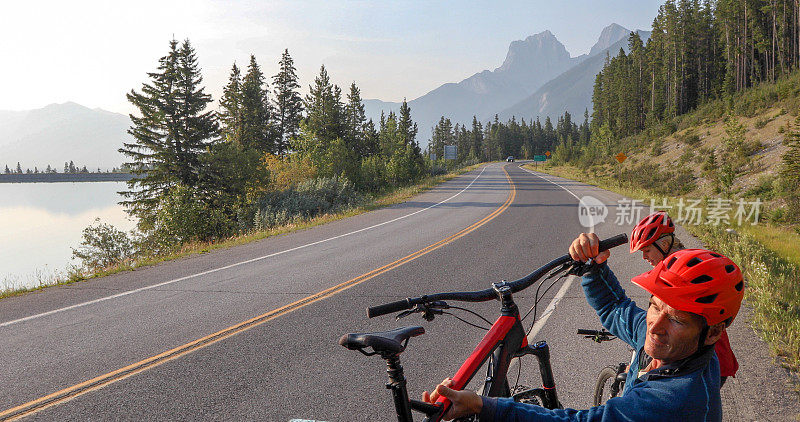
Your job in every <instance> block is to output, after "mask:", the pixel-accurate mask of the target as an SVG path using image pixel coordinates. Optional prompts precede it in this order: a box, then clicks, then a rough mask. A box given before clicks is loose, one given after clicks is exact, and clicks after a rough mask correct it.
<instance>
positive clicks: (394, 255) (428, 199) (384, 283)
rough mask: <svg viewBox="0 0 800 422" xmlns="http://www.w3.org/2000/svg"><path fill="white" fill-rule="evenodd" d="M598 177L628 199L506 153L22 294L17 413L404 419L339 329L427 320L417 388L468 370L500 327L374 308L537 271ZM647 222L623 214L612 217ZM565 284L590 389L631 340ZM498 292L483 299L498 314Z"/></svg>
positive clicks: (568, 376) (16, 310)
mask: <svg viewBox="0 0 800 422" xmlns="http://www.w3.org/2000/svg"><path fill="white" fill-rule="evenodd" d="M550 180H553V181H555V183H554V182H551V181H550ZM585 194H591V195H592V196H595V197H597V198H598V199H601V200H602V201H603V202H605V203H606V204H608V205H609V206H610V207H611V215H612V216H613V214H614V209H613V207H614V206H615V205H616V204H617V199H618V197H616V196H615V195H612V194H610V193H607V192H604V191H600V190H598V189H596V188H593V187H590V186H586V185H582V184H578V183H576V182H571V181H566V180H564V179H556V178H552V177H549V176H545V177H542V176H540V175H535V174H532V173H530V172H527V171H525V170H523V169H520V168H519V167H518V166H517V165H516V164H511V163H509V164H507V165H506V164H492V165H489V166H486V167H484V168H482V169H480V170H476V171H474V172H471V173H469V174H466V175H464V176H461V177H459V178H456V179H454V180H452V181H450V182H447V183H444V184H442V185H440V186H439V187H437V188H436V189H433V190H431V191H429V192H426V193H424V194H422V195H420V196H418V197H415V198H413V199H412V200H410V201H408V202H405V203H402V204H398V205H395V206H392V207H389V208H386V209H382V210H378V211H374V212H370V213H367V214H362V215H359V216H356V217H353V218H348V219H345V220H341V221H337V222H334V223H331V224H327V225H324V226H319V227H315V228H312V229H309V230H305V231H301V232H297V233H292V234H289V235H286V236H281V237H277V238H271V239H266V240H264V241H260V242H255V243H251V244H248V245H244V246H240V247H236V248H231V249H227V250H222V251H215V252H212V253H208V254H204V255H201V256H195V257H190V258H186V259H182V260H178V261H174V262H169V263H163V264H159V265H157V266H153V267H149V268H143V269H139V270H136V271H132V272H127V273H122V274H117V275H114V276H110V277H105V278H102V279H98V280H93V281H88V282H84V283H78V284H75V285H71V286H64V287H58V288H51V289H47V290H45V291H43V292H39V293H35V294H29V295H24V296H20V297H15V298H8V299H5V300H3V301H0V339H2V341H0V361H2V362H3V366H2V369H1V370H0V415H2V414H3V413H2V412H4V410H5V409H10V408H14V407H15V406H23V407H25V406H31V403H40V404H50V406H49V407H44V408H43V409H41V410H38V411H37V412H35V413H32V414H29V415H28V417H27V419H29V420H48V421H51V420H59V421H61V420H94V419H122V420H197V419H206V420H267V421H288V420H290V419H292V418H301V419H316V420H324V421H358V420H392V419H393V416H392V413H391V412H392V408H391V402H390V396H389V393H388V391H387V390H385V388H384V387H383V384H384V383H385V373H384V366H383V362H382V361H380V360H379V359H377V358H366V357H363V356H361V355H360V354H357V353H354V352H351V351H347V350H345V349H343V348H341V347H339V346H338V345H337V344H336V340H337V339H338V337H339V336H340V335H341V334H343V333H346V332H352V331H370V330H380V329H386V328H393V327H397V326H400V325H411V324H420V325H425V327H426V330H427V334H425V335H424V336H422V337H418V338H415V339H413V340H412V342H411V345H410V346H409V349H408V350H407V351H406V352H405V353H404V355H403V362H404V367H405V368H406V374H407V377H408V378H409V389H410V393H411V395H412V396H419V394H420V393H421V392H422V391H423V390H424V389H428V388H430V387H431V386H432V385H434V384H435V383H436V382H438V381H440V380H441V379H443V378H444V377H446V376H449V375H452V373H453V371H454V370H455V368H457V366H458V365H459V364H460V362H461V361H462V360H463V359H464V358H465V357H466V356H467V355H468V354H469V352H470V351H471V347H472V345H474V344H475V342H476V341H477V339H479V338H480V336H481V335H482V332H481V331H478V330H475V329H471V328H469V327H467V326H465V325H463V324H461V323H459V322H458V321H455V320H453V319H452V318H439V319H437V320H436V321H434V322H432V323H424V321H421V320H420V319H416V318H414V317H411V318H409V319H407V320H404V321H401V322H395V321H394V320H393V318H391V317H389V316H387V317H383V318H377V319H373V320H368V319H367V318H366V317H365V314H364V309H365V308H366V307H367V306H370V305H375V304H380V303H384V302H388V301H392V300H396V299H399V298H404V297H407V296H414V295H420V294H424V293H434V292H440V291H450V290H477V289H483V288H485V287H487V286H488V284H489V283H490V282H492V281H496V280H498V279H515V278H519V277H521V276H523V275H525V274H527V273H528V272H530V271H531V270H533V269H534V268H536V267H538V266H540V265H542V264H544V263H545V262H547V261H549V260H550V259H551V258H554V257H556V256H560V255H562V254H564V253H565V251H566V246H567V245H568V243H569V242H570V241H571V240H572V238H574V236H575V234H576V233H578V232H580V231H583V230H584V228H583V227H581V226H580V225H579V223H578V218H577V208H576V204H577V202H578V200H577V197H580V196H583V195H585ZM630 228H631V225H630V224H627V225H625V224H624V225H622V226H618V225H616V224H614V221H613V217H612V221H609V222H607V223H606V224H602V225H600V226H599V227H597V230H596V231H597V232H598V233H599V234H600V235H601V237H608V236H611V235H614V234H617V233H621V232H629V231H630ZM612 259H613V260H614V261H613V262H614V268H615V272H616V273H617V274H618V276H619V277H620V279H624V280H628V279H630V277H631V276H633V275H635V274H638V273H640V272H642V271H644V270H646V269H647V265H646V263H644V262H643V261H641V259H639V258H638V257H634V256H632V255H629V254H628V253H627V251H619V252H617V253H615V254H614V255H613V257H612ZM625 283H626V284H625V287H626V290H627V291H628V293H629V295H630V296H632V297H633V298H634V299H635V300H637V301H641V300H644V299H645V296H644V295H643V294H642V291H641V290H639V289H637V288H635V287H634V286H633V285H632V284H630V283H629V282H625ZM559 291H560V293H559ZM557 294H558V296H559V301H558V305H557V306H556V308H555V311H554V312H552V314H551V315H550V317H549V319H548V320H547V323H546V324H544V325H543V326H542V327H541V329H540V330H539V331H538V333H537V334H536V339H546V340H548V342H549V343H550V345H551V348H552V350H553V364H554V371H555V376H556V380H557V383H558V387H559V389H560V391H561V400H562V402H563V403H564V404H565V405H567V406H570V407H578V408H582V407H588V406H589V404H590V397H591V389H592V388H593V385H592V384H593V378H594V376H595V374H596V373H597V371H598V370H599V369H600V368H601V367H602V366H604V365H606V364H615V363H617V362H619V361H624V360H627V357H626V356H629V354H628V352H627V349H626V347H625V346H624V345H622V344H608V343H606V344H603V345H596V344H594V343H592V342H589V341H584V340H582V339H580V338H578V336H576V335H574V333H575V330H576V329H577V328H595V327H598V326H599V325H598V324H597V322H596V317H595V316H594V313H593V311H592V310H591V309H590V308H589V307H588V306H587V305H586V303H585V300H584V299H583V295H582V293H581V291H580V288H579V286H578V283H576V282H573V281H567V284H566V287H563V288H561V286H556V287H555V288H554V289H552V290H551V291H550V292H548V293H547V294H546V295H545V299H544V300H542V302H540V303H541V304H542V305H547V304H548V303H551V302H552V301H553V298H554V297H555V296H556V295H557ZM516 298H517V301H518V303H519V304H520V307H521V308H523V309H527V306H530V305H531V304H532V300H531V298H532V292H529V293H527V294H520V295H517V296H516ZM496 307H497V304H496V303H495V302H491V303H486V304H480V305H477V306H472V307H471V309H474V310H478V311H481V312H482V313H484V314H486V315H487V316H490V317H491V318H493V317H494V315H496V312H497V309H496ZM543 308H544V306H542V307H540V308H539V313H540V314H541V312H542V311H543ZM491 318H490V319H491ZM454 345H460V347H455V348H454V347H453V346H454ZM528 363H530V362H528ZM537 376H538V374H537V372H536V370H533V369H532V368H531V367H530V366H524V369H523V372H522V375H521V383H525V384H528V385H532V384H538V382H536V377H537ZM87 381H89V382H87ZM59 392H60V393H59ZM53 393H56V394H55V395H53ZM75 393H80V394H79V395H77V396H75V397H73V398H71V399H70V400H62V397H67V396H69V395H70V394H75ZM48 396H49V397H48Z"/></svg>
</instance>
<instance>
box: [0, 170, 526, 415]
mask: <svg viewBox="0 0 800 422" xmlns="http://www.w3.org/2000/svg"><path fill="white" fill-rule="evenodd" d="M503 171H504V172H505V174H506V179H507V180H508V183H509V185H510V187H511V191H510V192H509V194H508V198H507V199H506V202H505V203H503V205H502V206H500V208H498V209H496V210H494V212H492V213H491V214H489V215H487V216H486V217H484V218H482V219H481V220H480V221H478V222H476V223H474V224H472V225H470V226H469V227H467V228H465V229H463V230H461V231H459V232H458V233H456V234H454V235H452V236H449V237H447V238H445V239H442V240H440V241H438V242H436V243H434V244H432V245H429V246H427V247H425V248H423V249H420V250H418V251H416V252H414V253H412V254H410V255H408V256H405V257H403V258H400V259H398V260H397V261H394V262H392V263H390V264H386V265H384V266H383V267H380V268H377V269H375V270H372V271H370V272H368V273H366V274H362V275H360V276H358V277H356V278H354V279H351V280H348V281H345V282H344V283H341V284H338V285H336V286H333V287H330V288H328V289H325V290H323V291H321V292H318V293H315V294H313V295H311V296H308V297H305V298H303V299H300V300H298V301H297V302H294V303H290V304H288V305H286V306H283V307H280V308H278V309H274V310H272V311H269V312H267V313H265V314H263V315H259V316H257V317H255V318H252V319H249V320H247V321H244V322H241V323H238V324H236V325H233V326H230V327H228V328H225V329H224V330H221V331H217V332H216V333H214V334H211V335H208V336H205V337H203V338H200V339H197V340H194V341H192V342H189V343H186V344H184V345H182V346H178V347H176V348H174V349H170V350H167V351H166V352H163V353H160V354H158V355H155V356H153V357H150V358H147V359H144V360H142V361H139V362H136V363H134V364H131V365H128V366H126V367H124V368H120V369H117V370H115V371H112V372H109V373H107V374H104V375H100V376H99V377H95V378H92V379H90V380H88V381H84V382H82V383H80V384H76V385H73V386H71V387H67V388H65V389H63V390H60V391H56V392H55V393H52V394H49V395H47V396H44V397H41V398H38V399H36V400H33V401H30V402H27V403H25V404H22V405H19V406H16V407H13V408H11V409H8V410H5V411H3V412H0V421H7V420H14V419H17V418H21V417H23V416H27V415H30V414H32V413H36V412H38V411H40V410H43V409H45V408H48V407H50V406H54V405H57V404H61V403H64V402H66V401H67V400H70V399H72V398H75V397H77V396H80V395H82V394H85V393H88V392H90V391H93V390H97V389H99V388H102V387H105V386H106V385H109V384H112V383H114V382H117V381H119V380H122V379H125V378H127V377H129V376H131V375H134V374H138V373H139V372H143V371H146V370H148V369H150V368H154V367H156V366H158V365H161V364H162V363H164V362H169V361H171V360H173V359H176V358H178V357H180V356H183V355H186V354H189V353H192V352H194V351H196V350H200V349H202V348H204V347H206V346H209V345H211V344H214V343H216V342H218V341H220V340H223V339H225V338H228V337H230V336H232V335H235V334H238V333H241V332H243V331H247V330H249V329H251V328H253V327H255V326H258V325H261V324H263V323H265V322H267V321H271V320H273V319H275V318H278V317H280V316H283V315H286V314H288V313H289V312H292V311H295V310H297V309H300V308H302V307H304V306H306V305H310V304H312V303H314V302H317V301H319V300H322V299H325V298H328V297H330V296H333V295H334V294H336V293H339V292H341V291H343V290H345V289H349V288H350V287H353V286H355V285H358V284H360V283H362V282H364V281H367V280H369V279H371V278H373V277H377V276H378V275H381V274H383V273H385V272H387V271H391V270H393V269H395V268H397V267H399V266H401V265H403V264H406V263H408V262H411V261H413V260H415V259H417V258H419V257H421V256H422V255H425V254H427V253H428V252H432V251H434V250H436V249H439V248H441V247H442V246H444V245H447V244H448V243H450V242H453V241H454V240H456V239H459V238H461V237H463V236H466V235H467V234H469V233H471V232H472V231H474V230H475V229H477V228H478V227H480V226H482V225H484V224H486V223H488V222H489V221H491V220H492V219H494V218H495V217H497V216H498V215H500V214H502V213H503V211H505V210H506V209H507V208H508V207H509V206H510V205H511V203H513V202H514V198H515V197H516V196H517V190H516V187H515V185H514V182H513V181H512V180H511V177H510V176H509V175H508V172H507V171H506V170H505V168H504V169H503Z"/></svg>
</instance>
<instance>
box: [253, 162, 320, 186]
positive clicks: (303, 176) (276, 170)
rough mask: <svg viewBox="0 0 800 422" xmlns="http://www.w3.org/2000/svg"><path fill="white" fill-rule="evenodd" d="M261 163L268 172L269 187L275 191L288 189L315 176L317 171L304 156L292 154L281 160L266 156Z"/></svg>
mask: <svg viewBox="0 0 800 422" xmlns="http://www.w3.org/2000/svg"><path fill="white" fill-rule="evenodd" d="M263 161H264V165H265V166H266V167H267V170H269V176H270V179H271V185H272V187H273V188H274V189H275V190H279V191H281V190H286V189H289V188H291V187H293V186H295V185H297V184H298V183H301V182H303V181H305V180H309V179H313V178H314V177H315V176H316V175H317V169H316V168H315V167H314V164H313V163H312V162H311V159H310V158H308V157H307V156H304V155H300V154H294V155H291V156H288V157H284V158H282V157H278V156H276V155H272V154H266V155H264V158H263Z"/></svg>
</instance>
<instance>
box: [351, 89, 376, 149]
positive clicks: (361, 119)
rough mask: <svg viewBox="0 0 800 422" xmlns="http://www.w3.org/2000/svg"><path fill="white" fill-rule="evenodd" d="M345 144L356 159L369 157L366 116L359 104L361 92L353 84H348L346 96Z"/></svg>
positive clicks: (361, 105)
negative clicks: (348, 89)
mask: <svg viewBox="0 0 800 422" xmlns="http://www.w3.org/2000/svg"><path fill="white" fill-rule="evenodd" d="M344 112H345V122H346V123H345V126H346V128H345V130H346V136H345V143H346V144H347V146H348V149H350V150H351V151H352V152H353V153H354V154H355V156H356V157H358V158H359V159H360V158H362V157H366V156H369V155H370V154H371V152H372V151H370V146H369V145H368V141H367V130H366V129H367V128H366V127H365V125H366V123H367V116H366V113H365V111H364V104H363V103H362V102H361V91H360V90H359V89H358V87H357V86H356V83H355V82H353V83H352V84H350V93H349V94H347V105H345V109H344Z"/></svg>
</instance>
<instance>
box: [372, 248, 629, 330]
mask: <svg viewBox="0 0 800 422" xmlns="http://www.w3.org/2000/svg"><path fill="white" fill-rule="evenodd" d="M625 243H628V235H626V234H624V233H623V234H618V235H616V236H614V237H610V238H608V239H605V240H602V241H600V245H599V248H598V250H599V252H603V251H605V250H608V249H611V248H613V247H616V246H619V245H623V244H625ZM571 260H572V258H571V257H570V256H569V254H567V255H564V256H561V257H559V258H556V259H554V260H552V261H550V262H548V263H547V264H545V265H544V266H542V267H541V268H539V269H537V270H536V271H534V272H532V273H530V274H528V275H527V276H525V277H522V278H521V279H519V280H515V281H512V282H510V283H506V285H507V286H508V287H510V288H511V292H512V293H516V292H518V291H520V290H524V289H526V288H528V287H530V285H531V284H533V283H535V282H536V281H537V280H539V279H540V278H542V276H544V275H545V274H547V273H548V272H550V271H551V270H553V269H554V268H556V267H558V266H559V265H563V264H566V263H567V262H569V261H571ZM496 298H497V295H496V293H495V291H494V289H491V288H489V289H485V290H479V291H477V292H448V293H436V294H432V295H426V296H420V297H416V298H411V297H409V298H406V299H403V300H398V301H396V302H390V303H385V304H383V305H378V306H372V307H369V308H367V317H368V318H374V317H377V316H381V315H386V314H391V313H394V312H399V311H403V310H406V309H411V308H413V307H414V305H417V304H420V303H430V302H433V301H437V300H458V301H461V302H486V301H488V300H492V299H496Z"/></svg>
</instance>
